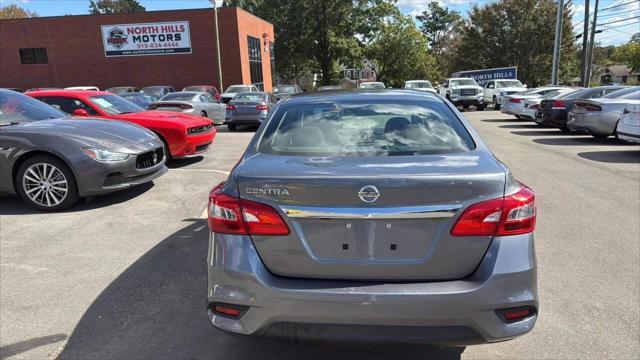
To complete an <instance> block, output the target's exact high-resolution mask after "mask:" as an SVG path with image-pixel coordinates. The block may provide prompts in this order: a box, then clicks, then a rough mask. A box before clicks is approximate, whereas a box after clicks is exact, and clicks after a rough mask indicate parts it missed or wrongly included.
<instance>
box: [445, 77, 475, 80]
mask: <svg viewBox="0 0 640 360" xmlns="http://www.w3.org/2000/svg"><path fill="white" fill-rule="evenodd" d="M447 80H473V78H472V77H457V78H448V79H447Z"/></svg>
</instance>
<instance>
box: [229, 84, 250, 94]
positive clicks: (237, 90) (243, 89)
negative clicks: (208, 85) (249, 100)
mask: <svg viewBox="0 0 640 360" xmlns="http://www.w3.org/2000/svg"><path fill="white" fill-rule="evenodd" d="M247 91H251V87H250V86H237V85H234V86H229V87H228V88H227V91H226V92H228V93H240V92H247Z"/></svg>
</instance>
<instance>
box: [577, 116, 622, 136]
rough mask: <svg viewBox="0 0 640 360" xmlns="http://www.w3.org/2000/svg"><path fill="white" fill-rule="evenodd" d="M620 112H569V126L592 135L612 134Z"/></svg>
mask: <svg viewBox="0 0 640 360" xmlns="http://www.w3.org/2000/svg"><path fill="white" fill-rule="evenodd" d="M618 119H620V114H619V113H616V112H606V111H598V112H589V113H580V114H574V113H572V112H571V113H569V116H568V120H567V127H568V128H569V129H570V130H573V131H579V132H586V133H589V134H591V135H612V134H613V131H614V130H615V128H616V123H617V122H618Z"/></svg>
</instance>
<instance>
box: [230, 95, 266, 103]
mask: <svg viewBox="0 0 640 360" xmlns="http://www.w3.org/2000/svg"><path fill="white" fill-rule="evenodd" d="M233 101H234V102H238V101H244V102H263V101H264V94H258V93H240V94H238V95H236V96H234V97H233Z"/></svg>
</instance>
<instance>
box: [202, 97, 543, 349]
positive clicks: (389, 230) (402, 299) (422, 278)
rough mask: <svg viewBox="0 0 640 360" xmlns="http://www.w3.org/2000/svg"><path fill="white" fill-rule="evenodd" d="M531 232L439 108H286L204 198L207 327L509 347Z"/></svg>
mask: <svg viewBox="0 0 640 360" xmlns="http://www.w3.org/2000/svg"><path fill="white" fill-rule="evenodd" d="M535 220H536V212H535V203H534V194H533V192H532V191H531V190H530V189H529V188H527V187H526V186H525V185H523V184H521V183H519V182H518V181H516V180H515V179H514V178H513V176H512V174H511V172H510V171H509V169H508V168H507V167H506V166H505V165H504V164H502V163H500V162H499V161H498V160H497V159H496V158H495V157H494V156H493V154H492V153H491V152H490V151H489V149H488V148H487V146H486V145H485V144H484V143H483V142H482V140H481V139H480V137H479V136H478V134H477V133H476V132H475V131H474V130H473V129H472V128H471V126H470V125H469V123H468V122H467V121H466V120H465V119H464V117H463V116H462V114H460V112H458V110H457V109H456V108H455V107H454V106H452V105H451V104H450V103H449V102H447V101H446V100H444V99H443V98H441V97H440V96H438V95H435V94H430V93H424V92H413V91H397V90H382V91H369V92H351V93H316V94H309V95H303V96H296V97H293V98H290V99H286V100H284V101H281V102H280V103H278V104H277V105H276V106H275V107H274V108H273V109H272V111H271V112H270V114H269V117H268V119H267V120H266V121H265V123H263V124H262V126H261V127H260V129H259V130H258V131H257V132H256V134H255V136H254V138H253V140H252V141H251V143H250V144H249V146H248V148H247V150H246V152H245V153H244V155H243V156H242V158H241V160H240V161H239V163H238V164H237V166H236V167H235V168H234V169H233V171H232V172H231V174H230V175H229V178H228V179H227V181H226V182H224V183H223V184H220V185H219V186H218V187H216V188H214V189H213V190H212V192H211V194H210V198H209V220H208V221H209V227H210V230H211V233H210V241H209V253H208V264H207V265H208V279H209V280H208V289H209V291H208V304H209V305H208V313H209V317H210V320H211V322H212V323H213V325H214V326H216V327H217V328H219V329H222V330H226V331H228V332H232V333H236V334H245V335H263V336H273V337H277V338H290V337H293V338H295V339H296V340H309V339H312V340H315V339H318V338H322V339H325V340H326V339H329V340H336V339H340V340H342V341H345V340H346V341H354V342H355V341H383V342H418V343H430V344H446V345H467V344H477V343H487V342H497V341H503V340H509V339H512V338H515V337H517V336H519V335H523V334H525V333H527V332H529V331H531V329H533V327H534V325H535V322H536V319H537V314H538V298H537V291H536V257H535V252H534V244H533V231H534V228H535Z"/></svg>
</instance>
